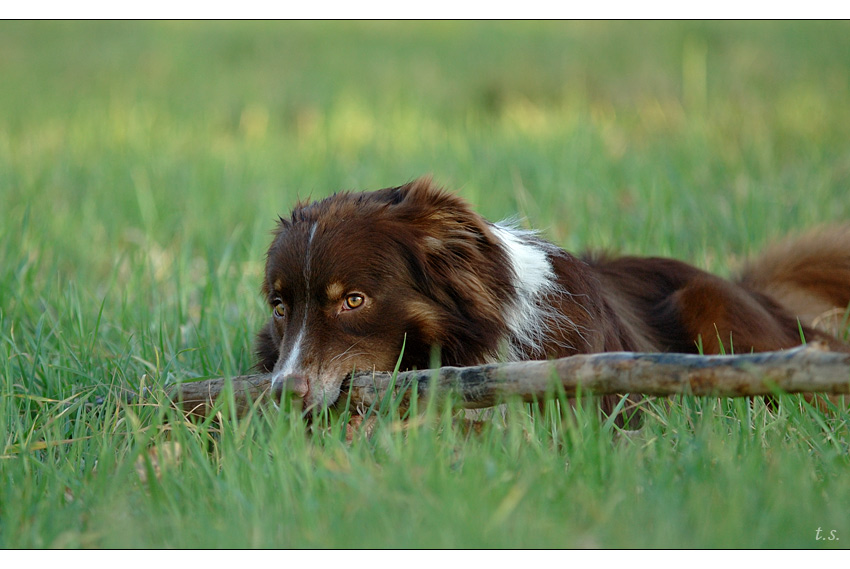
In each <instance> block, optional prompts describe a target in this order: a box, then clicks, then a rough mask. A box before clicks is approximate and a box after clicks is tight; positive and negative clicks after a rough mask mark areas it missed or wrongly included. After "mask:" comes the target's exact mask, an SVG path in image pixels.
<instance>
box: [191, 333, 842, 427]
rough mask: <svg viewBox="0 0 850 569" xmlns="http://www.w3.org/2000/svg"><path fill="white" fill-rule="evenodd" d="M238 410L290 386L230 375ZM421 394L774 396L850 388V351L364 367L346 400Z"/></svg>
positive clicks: (218, 382) (208, 400) (208, 398)
mask: <svg viewBox="0 0 850 569" xmlns="http://www.w3.org/2000/svg"><path fill="white" fill-rule="evenodd" d="M230 382H231V383H232V385H233V396H234V399H235V401H236V403H237V409H238V412H239V413H242V412H244V411H245V410H247V409H248V407H249V406H250V405H251V404H252V403H253V402H254V401H256V400H257V399H259V398H270V399H272V400H274V401H279V400H280V397H281V395H282V393H283V392H284V390H285V387H286V386H285V385H282V384H277V385H275V386H274V388H272V386H271V382H270V376H269V375H268V374H259V375H244V376H239V377H234V378H232V379H231V380H230ZM225 385H226V380H225V379H210V380H206V381H198V382H193V383H183V384H181V385H180V386H178V389H177V393H176V395H177V397H176V398H177V399H178V400H179V401H180V404H181V405H182V408H183V409H184V410H185V411H187V412H190V413H192V414H195V415H201V416H206V415H207V414H208V413H209V411H210V408H211V406H212V404H213V402H214V401H215V400H216V399H217V398H218V397H219V396H220V395H221V394H222V393H223V391H224V387H225ZM414 389H415V391H417V392H418V393H419V395H420V396H429V395H436V396H438V397H442V396H445V395H447V394H449V393H451V394H453V395H454V396H455V398H456V401H457V402H458V405H459V406H461V407H464V408H467V409H478V408H483V407H492V406H494V405H497V404H498V403H499V402H501V401H502V400H504V398H505V397H509V396H518V397H521V398H522V399H523V400H525V401H533V400H536V399H540V398H542V397H544V396H546V395H547V394H551V393H554V392H555V390H559V389H560V390H563V392H564V393H565V394H566V395H567V396H574V395H576V393H577V392H578V391H579V390H581V391H582V393H592V394H594V395H606V394H624V393H632V394H644V395H657V396H665V395H709V396H717V397H749V396H754V395H770V394H775V393H781V392H785V393H827V394H844V393H850V354H845V353H835V352H828V351H825V348H824V347H823V346H822V345H818V344H809V345H807V346H800V347H798V348H794V349H790V350H784V351H781V352H763V353H757V354H748V355H740V356H698V355H690V354H657V353H632V352H608V353H601V354H588V355H577V356H571V357H568V358H562V359H559V360H552V361H526V362H509V363H502V364H487V365H480V366H471V367H443V368H440V369H437V370H422V371H408V372H402V373H399V374H398V375H397V376H396V378H395V380H393V374H392V373H389V372H357V373H355V374H353V375H352V376H350V377H349V378H347V379H346V380H345V381H344V383H343V393H342V395H341V396H340V401H341V402H345V401H348V402H349V403H350V405H351V408H352V409H353V410H364V409H368V408H369V407H370V406H372V405H375V404H377V403H379V402H380V401H382V400H383V398H385V397H387V395H388V394H389V393H390V392H391V396H392V397H393V398H394V399H395V400H396V401H398V402H399V406H400V407H402V408H404V407H406V406H407V404H408V402H409V398H410V395H411V394H412V393H413V392H414Z"/></svg>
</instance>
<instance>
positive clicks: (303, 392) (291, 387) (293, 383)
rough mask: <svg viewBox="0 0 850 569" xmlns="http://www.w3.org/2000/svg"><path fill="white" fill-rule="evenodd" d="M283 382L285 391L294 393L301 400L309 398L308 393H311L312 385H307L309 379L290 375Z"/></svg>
mask: <svg viewBox="0 0 850 569" xmlns="http://www.w3.org/2000/svg"><path fill="white" fill-rule="evenodd" d="M283 382H284V383H283V390H284V391H286V392H289V393H292V394H293V395H295V396H296V397H300V398H301V399H304V398H305V397H307V392H308V391H310V385H309V384H308V383H307V378H306V377H305V376H303V375H299V374H292V375H288V376H286V377H285V378H284V379H283Z"/></svg>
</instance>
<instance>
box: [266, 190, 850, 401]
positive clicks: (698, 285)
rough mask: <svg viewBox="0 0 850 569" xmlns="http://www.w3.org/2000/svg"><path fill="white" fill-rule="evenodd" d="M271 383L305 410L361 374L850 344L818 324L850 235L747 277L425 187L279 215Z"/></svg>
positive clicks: (269, 329)
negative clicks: (608, 246)
mask: <svg viewBox="0 0 850 569" xmlns="http://www.w3.org/2000/svg"><path fill="white" fill-rule="evenodd" d="M262 294H263V297H264V298H265V299H266V301H267V302H268V306H269V310H270V312H271V317H270V319H269V321H268V323H267V324H266V325H265V326H264V327H263V328H262V330H261V331H260V332H259V334H258V335H257V340H256V355H257V364H256V367H257V369H258V370H260V371H263V372H268V373H271V374H272V381H273V383H278V382H282V381H286V382H287V383H288V388H289V389H290V390H291V391H293V392H294V393H295V394H296V395H297V396H299V397H301V398H302V399H303V402H304V405H305V408H308V409H321V408H323V407H325V406H329V405H331V404H333V403H334V402H335V401H336V400H337V399H338V398H339V395H340V386H341V384H342V382H343V379H344V378H345V377H346V375H347V374H349V373H351V372H352V371H353V370H359V371H364V370H380V371H386V370H392V369H395V367H396V365H397V364H399V367H400V369H402V370H406V369H414V368H419V369H424V368H427V367H429V366H431V365H433V364H434V363H435V362H436V363H440V364H442V365H452V366H468V365H476V364H482V363H489V362H496V361H503V360H531V359H546V358H560V357H565V356H570V355H574V354H582V353H593V352H607V351H637V352H683V353H696V352H700V351H701V352H702V353H705V354H717V353H722V352H724V351H725V352H727V353H728V352H731V351H734V352H735V353H745V352H759V351H770V350H781V349H785V348H790V347H793V346H796V345H799V344H800V343H801V342H802V341H803V339H805V340H808V341H812V340H820V341H822V342H825V343H826V344H827V345H828V346H829V348H830V349H832V350H836V351H843V352H850V346H848V344H847V343H845V342H844V341H842V340H841V339H840V338H839V337H837V336H836V335H833V334H831V333H829V332H827V331H824V330H822V329H821V327H819V326H817V325H818V322H819V321H823V320H824V318H825V317H826V316H830V315H833V316H834V315H839V320H840V315H844V317H845V324H846V311H847V309H848V304H850V226H839V227H833V228H829V229H824V230H821V231H819V232H814V233H810V234H806V235H803V236H801V237H799V238H797V239H793V240H789V241H786V242H783V243H780V244H778V245H775V246H774V247H772V248H770V249H768V250H767V251H766V252H765V253H764V254H763V255H762V256H761V257H759V258H758V259H756V260H754V261H752V262H751V263H750V264H748V265H747V266H746V267H745V268H744V269H743V271H742V272H741V273H740V274H739V275H738V276H737V277H736V278H734V279H733V280H726V279H723V278H720V277H717V276H714V275H712V274H709V273H707V272H705V271H702V270H700V269H697V268H695V267H693V266H691V265H688V264H686V263H683V262H680V261H677V260H673V259H666V258H654V257H653V258H641V257H630V256H621V257H617V256H611V255H606V254H588V255H583V256H574V255H572V254H570V253H568V252H566V251H564V250H562V249H560V248H558V247H557V246H555V245H553V244H551V243H549V242H547V241H545V240H544V239H542V238H541V237H540V236H539V235H538V234H537V233H536V232H533V231H528V230H524V229H520V228H518V227H516V226H515V225H513V224H510V223H490V222H489V221H487V220H485V219H484V218H483V217H481V216H480V215H478V214H477V213H475V212H474V211H473V210H472V208H471V207H470V206H469V205H468V204H467V203H466V202H465V201H463V200H462V199H461V198H459V197H457V196H456V195H454V194H452V193H449V192H447V191H445V190H444V189H441V188H440V187H438V186H436V185H435V184H434V183H433V182H432V181H431V180H430V178H422V179H418V180H416V181H413V182H411V183H408V184H406V185H403V186H399V187H394V188H386V189H382V190H378V191H374V192H363V193H338V194H335V195H333V196H331V197H329V198H326V199H323V200H321V201H316V202H313V203H299V204H298V205H296V207H295V208H294V210H293V211H292V213H291V215H290V216H289V217H288V218H286V219H285V218H283V217H281V218H279V223H278V225H277V228H276V230H275V232H274V238H273V240H272V243H271V246H270V247H269V250H268V254H267V259H266V266H265V277H264V279H263V283H262Z"/></svg>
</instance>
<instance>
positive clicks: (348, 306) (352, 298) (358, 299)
mask: <svg viewBox="0 0 850 569" xmlns="http://www.w3.org/2000/svg"><path fill="white" fill-rule="evenodd" d="M365 300H366V297H365V296H363V295H362V294H359V293H356V292H355V293H352V294H349V295H348V296H346V297H345V302H344V303H343V310H354V309H355V308H360V307H361V306H363V302H365Z"/></svg>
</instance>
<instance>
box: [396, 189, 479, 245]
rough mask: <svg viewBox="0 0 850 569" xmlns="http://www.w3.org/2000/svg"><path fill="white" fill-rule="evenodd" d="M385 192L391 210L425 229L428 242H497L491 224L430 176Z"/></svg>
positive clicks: (397, 216)
mask: <svg viewBox="0 0 850 569" xmlns="http://www.w3.org/2000/svg"><path fill="white" fill-rule="evenodd" d="M385 191H387V192H388V193H387V194H386V198H387V202H386V203H387V205H386V207H387V208H388V210H391V211H392V213H393V214H394V217H395V218H396V219H402V220H404V222H405V223H408V224H410V225H411V226H412V227H415V228H416V229H417V230H419V231H422V232H424V234H425V236H424V238H425V239H426V242H429V243H431V244H434V240H439V241H440V242H441V243H442V244H443V245H444V246H448V247H450V248H452V247H459V248H460V249H464V248H465V247H469V246H482V247H487V246H488V245H492V244H494V243H495V242H496V240H495V238H494V236H493V234H492V232H491V230H490V224H489V223H487V221H485V220H484V218H482V217H481V216H480V215H478V213H476V212H475V211H474V210H473V209H472V207H471V206H470V205H469V203H467V202H466V200H464V199H463V198H461V197H460V196H457V195H456V194H453V193H451V192H449V191H448V190H446V189H445V188H443V187H441V186H438V185H437V184H435V183H434V181H433V180H432V179H431V177H430V176H423V177H421V178H418V179H416V180H414V181H412V182H409V183H407V184H405V185H403V186H399V187H397V188H390V189H389V190H385Z"/></svg>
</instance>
